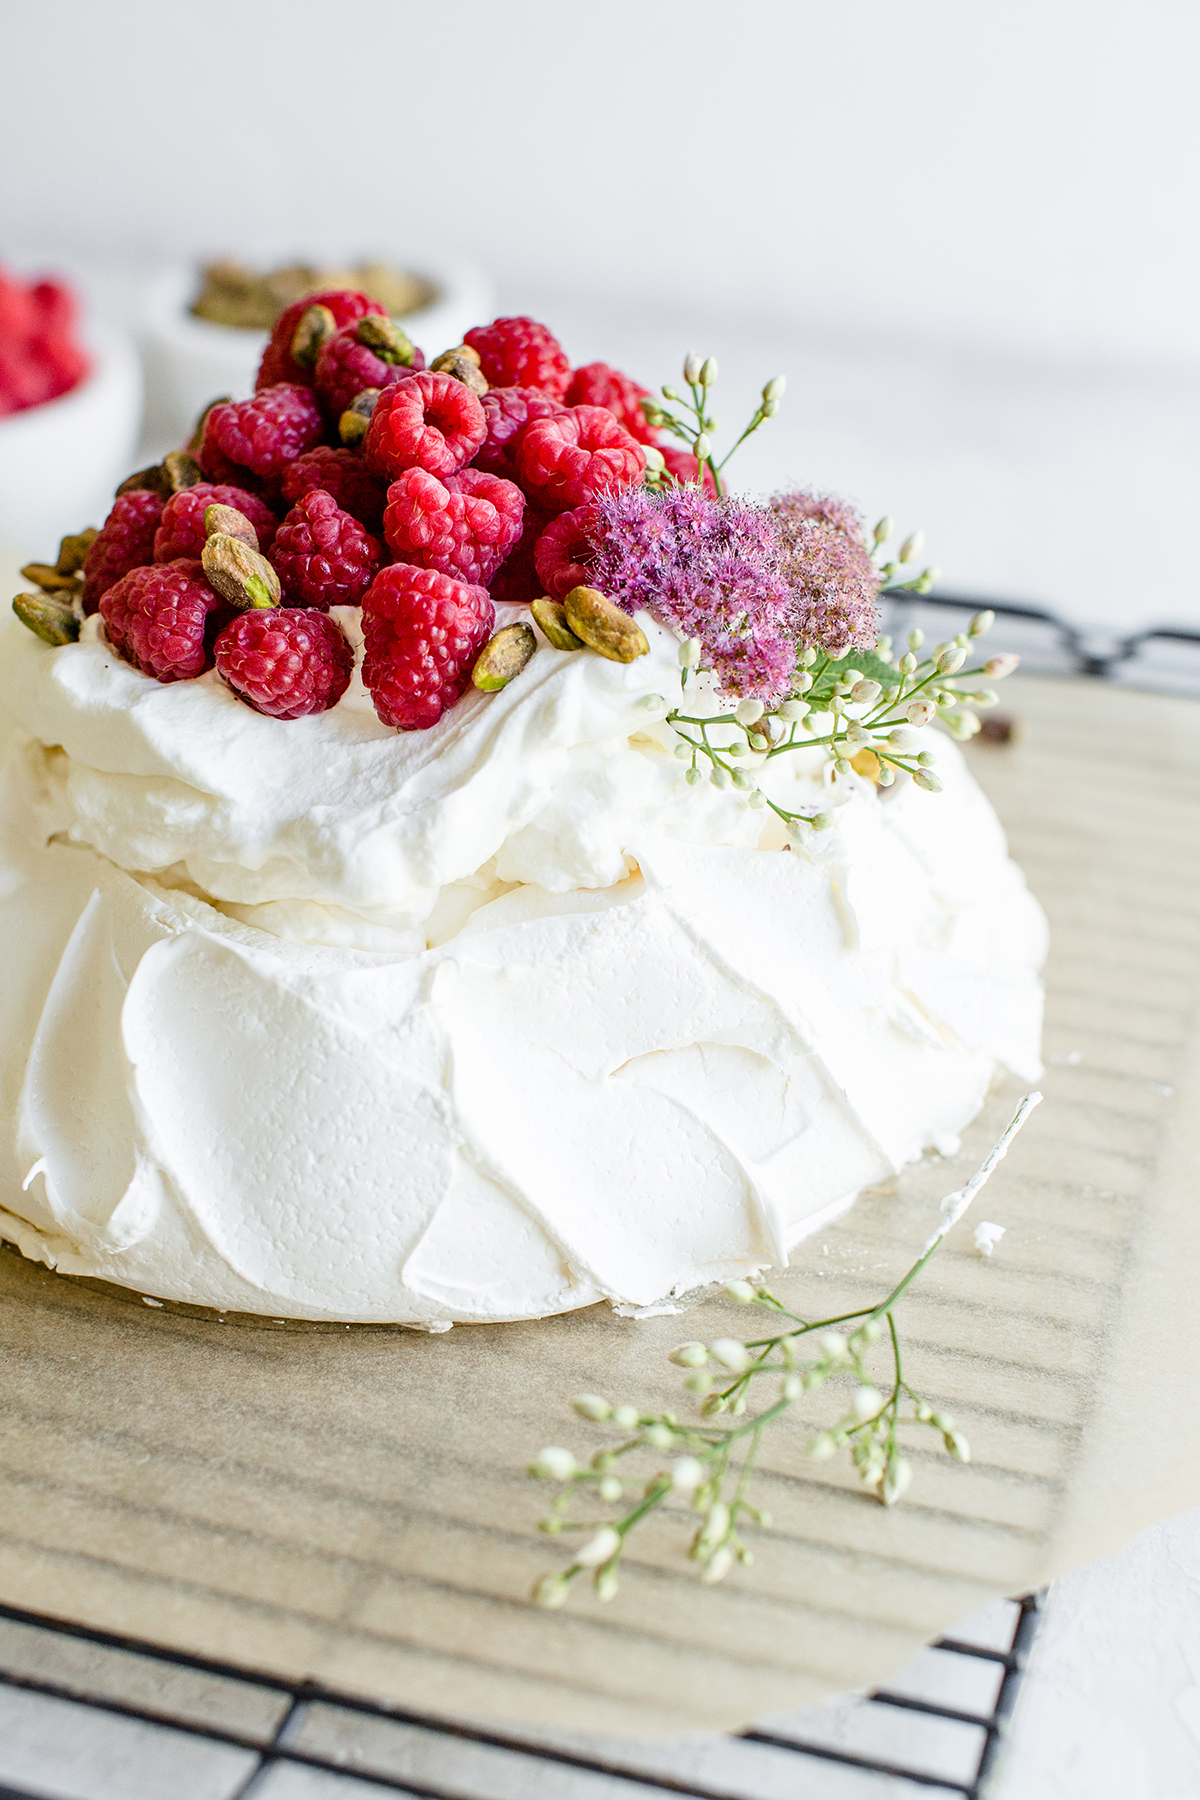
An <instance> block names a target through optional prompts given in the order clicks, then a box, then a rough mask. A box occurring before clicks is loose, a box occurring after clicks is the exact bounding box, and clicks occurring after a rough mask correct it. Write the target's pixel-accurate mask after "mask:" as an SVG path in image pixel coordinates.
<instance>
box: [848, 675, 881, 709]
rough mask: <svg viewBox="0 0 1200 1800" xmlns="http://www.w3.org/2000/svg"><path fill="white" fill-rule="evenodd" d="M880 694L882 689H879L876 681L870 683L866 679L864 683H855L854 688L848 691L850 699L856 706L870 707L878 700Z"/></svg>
mask: <svg viewBox="0 0 1200 1800" xmlns="http://www.w3.org/2000/svg"><path fill="white" fill-rule="evenodd" d="M882 692H883V689H882V688H881V687H880V685H879V683H878V682H877V681H871V680H870V679H869V678H868V679H867V680H865V681H856V682H855V684H854V686H853V687H852V688H851V689H850V698H851V699H852V700H853V701H854V703H855V705H856V706H870V705H872V704H873V703H874V702H875V701H876V700H878V698H879V696H880V694H882Z"/></svg>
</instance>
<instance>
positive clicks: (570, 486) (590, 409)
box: [517, 406, 646, 512]
mask: <svg viewBox="0 0 1200 1800" xmlns="http://www.w3.org/2000/svg"><path fill="white" fill-rule="evenodd" d="M517 469H518V471H519V473H520V476H521V485H522V487H523V488H524V489H525V491H526V493H527V494H532V496H533V498H534V499H535V500H536V501H537V503H538V504H539V505H540V506H543V507H545V508H546V509H547V510H548V511H553V510H557V511H559V512H566V511H568V510H569V509H570V508H571V507H573V506H583V505H585V504H586V502H587V501H589V500H592V499H594V498H595V496H596V495H597V494H604V493H608V492H610V491H611V490H612V489H613V488H619V487H630V486H632V485H633V484H634V483H635V482H639V481H640V480H641V479H642V476H643V475H644V473H645V470H646V458H645V457H644V456H643V454H642V447H641V445H640V444H639V443H638V441H637V439H636V438H631V437H630V435H629V433H628V432H627V431H626V430H625V428H624V426H623V425H618V424H617V421H616V420H615V419H614V418H613V416H612V414H611V413H610V412H608V411H607V410H606V408H604V407H603V406H573V407H571V408H570V409H569V410H568V411H567V412H564V413H557V414H556V415H555V416H554V418H552V419H535V420H534V421H533V423H532V424H531V425H527V426H526V427H525V430H524V432H523V433H522V435H521V442H520V444H519V446H518V448H517Z"/></svg>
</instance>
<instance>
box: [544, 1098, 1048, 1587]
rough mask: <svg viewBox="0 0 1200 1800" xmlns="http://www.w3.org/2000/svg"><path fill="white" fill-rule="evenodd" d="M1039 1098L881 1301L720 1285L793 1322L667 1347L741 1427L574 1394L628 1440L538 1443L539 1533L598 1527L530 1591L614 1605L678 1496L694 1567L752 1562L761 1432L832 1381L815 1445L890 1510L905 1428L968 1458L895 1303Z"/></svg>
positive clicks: (589, 1413) (758, 1517)
mask: <svg viewBox="0 0 1200 1800" xmlns="http://www.w3.org/2000/svg"><path fill="white" fill-rule="evenodd" d="M1041 1098H1042V1096H1041V1095H1040V1094H1039V1093H1031V1094H1026V1095H1025V1097H1024V1099H1023V1100H1022V1101H1021V1103H1020V1105H1019V1106H1018V1108H1017V1110H1016V1113H1015V1114H1014V1116H1013V1118H1012V1120H1011V1122H1010V1123H1009V1125H1008V1127H1007V1129H1006V1130H1005V1132H1004V1133H1003V1135H1002V1136H1001V1138H1000V1139H999V1141H998V1142H997V1144H996V1145H995V1146H994V1148H993V1149H992V1151H991V1152H990V1154H989V1155H988V1156H987V1158H986V1159H985V1160H984V1162H983V1163H982V1165H981V1166H980V1168H979V1170H978V1171H977V1173H976V1174H975V1175H974V1176H973V1177H972V1178H971V1180H970V1181H969V1182H968V1183H967V1184H966V1186H965V1187H963V1188H959V1189H957V1190H956V1191H955V1192H954V1193H952V1194H947V1195H946V1197H945V1199H944V1200H943V1201H942V1203H941V1209H940V1219H939V1223H938V1225H937V1227H936V1229H935V1230H934V1231H933V1233H932V1234H931V1235H930V1237H929V1238H928V1239H927V1240H926V1242H925V1244H924V1246H923V1248H922V1250H921V1254H920V1256H919V1257H918V1258H917V1260H916V1262H914V1263H913V1265H912V1267H911V1268H910V1269H909V1270H908V1272H907V1273H906V1274H905V1275H904V1276H902V1277H901V1279H900V1280H899V1281H898V1282H897V1283H896V1285H895V1287H893V1288H892V1290H891V1292H890V1293H889V1294H888V1295H887V1297H886V1298H885V1299H883V1300H881V1301H880V1302H879V1304H878V1305H877V1306H872V1307H860V1308H858V1309H857V1310H856V1311H854V1312H848V1313H838V1314H837V1315H836V1316H834V1317H832V1318H828V1319H813V1320H806V1319H803V1318H802V1317H801V1316H800V1315H799V1314H798V1313H795V1312H793V1311H791V1309H790V1308H788V1307H786V1306H784V1304H783V1303H782V1301H780V1300H778V1299H777V1298H776V1297H775V1295H774V1294H772V1293H771V1292H770V1291H769V1290H768V1289H767V1288H765V1287H761V1286H754V1285H752V1284H751V1283H750V1282H748V1281H731V1282H727V1283H726V1284H725V1286H726V1292H727V1293H728V1295H729V1296H730V1298H731V1299H733V1300H736V1301H738V1302H739V1303H740V1304H743V1305H747V1306H758V1307H761V1308H762V1309H763V1310H764V1311H766V1312H768V1313H770V1314H772V1315H773V1316H774V1317H775V1318H776V1319H786V1320H787V1321H788V1323H787V1324H786V1325H785V1326H784V1327H783V1328H782V1329H781V1330H780V1331H778V1332H776V1333H775V1334H774V1335H773V1336H770V1337H759V1338H750V1339H746V1340H743V1339H741V1338H735V1337H719V1338H714V1339H713V1340H712V1341H711V1342H710V1343H707V1344H702V1343H686V1344H680V1345H678V1346H677V1347H676V1348H675V1349H674V1350H672V1351H671V1352H670V1357H669V1360H670V1361H671V1362H672V1363H675V1364H676V1365H677V1366H679V1367H681V1368H683V1369H685V1370H686V1371H687V1373H686V1374H685V1376H684V1378H683V1385H684V1388H685V1389H686V1390H687V1392H688V1393H689V1394H690V1395H692V1396H695V1397H698V1398H700V1400H701V1406H700V1410H701V1412H702V1414H703V1415H705V1417H706V1418H709V1419H711V1418H713V1417H714V1416H715V1415H718V1414H721V1413H729V1414H731V1415H732V1416H733V1417H734V1418H735V1419H738V1420H739V1421H741V1422H740V1423H738V1424H735V1425H728V1426H720V1425H715V1424H714V1425H708V1424H703V1423H699V1424H696V1425H686V1424H680V1422H679V1420H678V1419H677V1418H676V1416H675V1414H674V1413H672V1412H661V1413H653V1412H645V1411H643V1410H642V1409H641V1408H640V1407H637V1406H632V1405H618V1406H613V1405H611V1404H610V1403H609V1402H608V1401H607V1400H605V1399H603V1398H601V1396H600V1395H598V1394H581V1395H579V1396H578V1397H577V1398H576V1400H575V1401H574V1402H573V1405H574V1408H575V1411H576V1412H577V1413H579V1414H580V1415H581V1416H582V1417H583V1418H585V1419H590V1420H592V1421H594V1422H595V1423H596V1424H610V1425H614V1426H616V1427H617V1429H618V1430H620V1431H622V1432H624V1433H625V1434H626V1435H625V1438H624V1441H623V1442H620V1443H617V1444H614V1445H612V1446H610V1447H608V1448H606V1449H602V1450H598V1451H597V1452H596V1453H595V1454H594V1455H593V1456H592V1457H591V1459H590V1461H589V1462H588V1463H587V1464H586V1465H583V1464H580V1463H578V1462H577V1461H576V1459H575V1457H574V1455H573V1454H572V1452H571V1451H569V1450H565V1449H562V1448H560V1447H558V1446H556V1445H552V1446H550V1447H548V1448H547V1449H545V1450H543V1451H542V1452H541V1454H540V1455H539V1456H538V1457H537V1458H536V1460H535V1461H534V1462H533V1463H532V1464H531V1465H530V1468H529V1473H530V1475H532V1476H533V1477H534V1478H535V1479H537V1480H540V1481H554V1482H557V1483H559V1484H560V1485H561V1492H560V1493H559V1495H558V1497H557V1498H556V1499H555V1501H554V1503H553V1505H552V1507H551V1510H550V1513H549V1515H548V1517H546V1518H544V1519H543V1520H542V1521H541V1530H542V1531H544V1532H545V1533H546V1534H547V1535H548V1536H550V1537H559V1536H562V1535H563V1534H564V1533H568V1532H586V1533H588V1534H589V1535H588V1537H587V1539H586V1541H585V1542H584V1543H583V1544H582V1545H581V1546H580V1547H579V1548H578V1549H577V1550H576V1551H575V1552H574V1555H573V1557H572V1560H571V1562H570V1564H569V1566H568V1567H567V1568H565V1569H563V1570H561V1571H559V1572H558V1573H555V1574H550V1575H545V1576H543V1577H542V1579H541V1580H540V1581H539V1582H538V1583H537V1584H536V1586H535V1588H534V1592H533V1598H534V1600H535V1601H536V1602H537V1604H538V1605H539V1606H545V1607H556V1606H561V1605H562V1604H563V1602H564V1601H565V1600H566V1598H567V1594H568V1591H569V1589H570V1585H571V1583H572V1582H573V1581H574V1580H575V1579H576V1577H577V1576H579V1575H582V1574H584V1573H585V1572H587V1573H590V1574H591V1575H592V1578H593V1581H594V1584H595V1589H596V1593H597V1595H598V1596H599V1598H600V1599H601V1600H611V1599H612V1598H613V1596H614V1594H615V1593H616V1591H617V1584H618V1568H619V1565H620V1561H621V1557H622V1554H623V1553H624V1550H625V1545H626V1540H627V1539H628V1537H629V1535H630V1533H631V1532H632V1531H633V1530H634V1529H635V1527H636V1526H638V1525H640V1524H641V1523H642V1521H643V1520H644V1519H646V1518H648V1517H649V1516H650V1514H651V1513H654V1512H657V1511H659V1510H660V1508H662V1507H663V1506H664V1505H665V1504H666V1503H667V1501H668V1500H671V1499H676V1500H679V1501H682V1502H683V1503H684V1504H685V1505H687V1506H688V1508H689V1509H690V1510H691V1511H692V1513H693V1514H695V1515H698V1519H699V1523H698V1525H697V1526H696V1529H695V1531H694V1532H693V1534H692V1537H691V1542H690V1545H689V1548H688V1555H689V1556H690V1557H691V1558H692V1559H693V1561H695V1562H696V1563H698V1564H699V1566H700V1579H701V1580H702V1581H705V1582H715V1581H720V1580H721V1579H722V1578H723V1577H724V1576H725V1575H727V1574H728V1572H729V1570H730V1569H731V1568H732V1567H733V1564H734V1562H735V1561H737V1562H743V1563H748V1562H751V1561H753V1556H752V1553H751V1551H750V1550H749V1549H748V1548H747V1547H746V1545H745V1543H744V1542H743V1540H742V1536H741V1528H742V1526H743V1525H744V1524H745V1523H746V1522H750V1523H751V1524H757V1525H760V1526H767V1525H769V1523H770V1520H769V1517H768V1515H767V1514H766V1513H764V1512H763V1511H762V1510H761V1508H759V1507H756V1506H754V1505H752V1504H751V1502H750V1501H749V1500H748V1499H747V1489H748V1486H749V1482H750V1477H751V1474H752V1472H753V1469H754V1463H755V1458H756V1456H757V1454H758V1450H759V1447H760V1445H761V1443H762V1439H763V1435H764V1433H765V1432H766V1431H768V1430H769V1429H770V1428H771V1427H772V1426H773V1425H776V1424H778V1423H779V1421H780V1420H781V1419H782V1418H783V1417H784V1416H785V1415H786V1414H787V1413H788V1412H790V1410H791V1409H792V1407H793V1406H794V1405H795V1404H796V1402H797V1401H798V1400H800V1399H801V1397H802V1396H803V1395H804V1394H806V1393H811V1392H812V1391H813V1390H814V1389H816V1388H819V1387H822V1386H824V1385H825V1383H826V1382H828V1381H831V1380H835V1379H839V1378H849V1379H850V1380H852V1381H853V1382H854V1389H853V1392H852V1393H851V1395H850V1400H849V1405H848V1406H847V1408H846V1410H845V1412H844V1413H843V1414H842V1416H841V1418H840V1419H839V1420H838V1421H837V1423H836V1424H834V1425H832V1426H830V1427H829V1428H828V1429H827V1430H824V1431H821V1432H819V1433H818V1434H817V1435H816V1437H814V1438H812V1439H811V1441H810V1443H809V1446H808V1453H809V1455H810V1456H811V1457H813V1458H814V1459H815V1460H816V1461H818V1462H821V1461H826V1460H827V1459H828V1458H830V1457H832V1456H834V1455H836V1453H837V1452H838V1450H840V1449H843V1448H847V1447H848V1448H849V1450H850V1456H851V1460H852V1462H853V1464H854V1466H855V1468H856V1469H857V1471H858V1474H859V1477H860V1479H861V1480H862V1482H863V1484H864V1485H865V1486H866V1487H867V1488H868V1489H870V1490H872V1491H873V1492H874V1493H875V1494H876V1496H877V1497H878V1498H879V1499H880V1500H881V1501H882V1502H883V1504H884V1505H885V1506H892V1505H894V1504H895V1503H896V1501H897V1500H899V1499H900V1498H901V1497H902V1496H903V1494H904V1493H905V1492H906V1490H907V1488H908V1487H909V1484H910V1483H911V1481H912V1466H911V1464H910V1463H909V1462H908V1460H907V1458H906V1457H905V1456H904V1455H903V1454H902V1451H901V1445H900V1431H901V1428H902V1427H906V1426H915V1427H918V1428H924V1429H925V1430H926V1431H932V1432H934V1433H935V1434H936V1435H938V1436H940V1438H941V1440H942V1443H943V1445H944V1446H945V1448H946V1450H947V1451H948V1452H949V1454H950V1455H951V1456H953V1457H955V1458H956V1459H957V1460H958V1461H959V1462H969V1461H970V1459H971V1451H970V1446H969V1445H968V1443H967V1440H966V1438H965V1437H964V1436H963V1434H962V1432H961V1431H959V1430H958V1429H957V1427H956V1425H955V1423H954V1421H953V1419H952V1418H950V1417H949V1416H948V1415H947V1414H945V1413H943V1412H940V1411H938V1410H937V1409H935V1408H934V1407H931V1406H930V1405H929V1404H928V1403H927V1402H926V1401H925V1400H924V1399H923V1398H922V1397H921V1395H920V1394H918V1393H917V1392H916V1390H915V1389H914V1388H913V1387H912V1385H911V1384H910V1383H909V1381H908V1380H907V1379H906V1377H905V1374H904V1366H903V1359H902V1355H901V1348H900V1334H899V1331H898V1329H897V1325H896V1320H895V1316H894V1314H895V1308H896V1305H897V1303H898V1302H899V1301H900V1299H901V1298H902V1296H903V1295H904V1293H905V1292H906V1290H907V1289H908V1288H909V1287H910V1286H911V1285H912V1283H913V1282H914V1281H915V1280H916V1278H917V1277H918V1275H920V1274H921V1272H922V1270H923V1269H924V1268H925V1266H926V1264H927V1263H928V1262H929V1261H930V1259H931V1258H932V1257H933V1256H934V1255H935V1254H936V1253H937V1251H938V1249H939V1248H940V1247H941V1245H942V1243H943V1242H944V1240H945V1238H946V1234H947V1233H948V1232H949V1231H950V1230H951V1228H952V1227H953V1226H954V1225H956V1224H957V1223H958V1221H959V1220H960V1219H961V1218H962V1216H963V1214H964V1213H965V1212H966V1210H967V1208H968V1206H969V1205H970V1204H971V1201H972V1200H973V1199H974V1198H975V1195H976V1194H977V1193H978V1192H979V1190H980V1188H981V1187H982V1186H983V1185H984V1183H985V1182H986V1181H987V1179H988V1177H989V1176H990V1175H991V1174H992V1171H993V1170H994V1169H995V1168H996V1166H997V1164H998V1163H999V1162H1000V1161H1001V1159H1002V1158H1003V1157H1004V1156H1005V1154H1006V1153H1007V1151H1008V1148H1009V1145H1010V1144H1011V1143H1012V1141H1013V1139H1014V1137H1015V1136H1016V1135H1017V1132H1018V1131H1020V1129H1021V1127H1022V1126H1023V1125H1024V1123H1025V1121H1026V1119H1027V1118H1028V1117H1029V1114H1030V1113H1031V1112H1032V1111H1033V1109H1034V1107H1035V1106H1036V1105H1037V1104H1038V1102H1039V1101H1040V1100H1041ZM849 1326H853V1330H851V1331H850V1333H849V1335H846V1333H845V1332H844V1331H843V1330H842V1329H840V1328H841V1327H849ZM885 1332H886V1334H887V1340H888V1347H889V1349H890V1352H891V1356H890V1363H891V1367H890V1370H889V1372H888V1374H887V1376H886V1377H885V1378H875V1377H873V1376H872V1374H871V1372H870V1370H869V1368H868V1365H867V1359H868V1357H869V1355H870V1353H871V1351H872V1348H873V1346H874V1345H875V1344H876V1342H878V1341H879V1340H880V1339H882V1338H883V1336H884V1334H885ZM808 1341H812V1342H814V1343H815V1346H816V1351H817V1354H816V1355H815V1356H812V1357H806V1355H805V1352H806V1350H807V1348H808ZM763 1377H767V1378H772V1377H773V1378H775V1379H776V1381H777V1383H778V1386H777V1387H776V1389H775V1397H774V1398H773V1399H772V1400H771V1402H770V1404H769V1405H767V1406H766V1407H764V1408H763V1410H762V1411H760V1412H758V1413H756V1414H755V1415H754V1416H753V1417H748V1416H746V1415H747V1414H748V1413H749V1407H750V1401H751V1396H752V1391H753V1390H754V1387H755V1383H757V1382H760V1381H761V1378H763ZM646 1450H651V1451H654V1452H657V1453H659V1454H660V1455H665V1454H668V1453H670V1454H671V1455H672V1461H671V1463H670V1466H669V1467H666V1468H662V1467H660V1468H659V1469H658V1470H657V1471H656V1472H655V1473H654V1474H653V1475H652V1476H651V1478H650V1480H649V1481H648V1482H645V1483H644V1485H643V1478H642V1477H640V1476H637V1477H635V1476H633V1474H632V1471H631V1470H630V1469H629V1466H628V1464H627V1463H626V1460H625V1459H626V1458H633V1457H636V1456H637V1454H638V1453H639V1452H645V1451H646ZM627 1486H634V1487H636V1488H640V1492H638V1493H637V1495H636V1498H634V1499H633V1501H632V1504H630V1505H628V1506H627V1508H626V1510H625V1511H624V1512H623V1513H621V1514H620V1515H618V1516H616V1517H614V1518H611V1519H603V1518H599V1519H596V1518H593V1519H571V1518H568V1517H567V1514H568V1511H569V1509H570V1507H571V1503H572V1501H573V1500H574V1498H575V1496H576V1495H577V1494H587V1495H588V1496H589V1497H590V1496H593V1495H594V1496H595V1498H596V1499H598V1500H599V1501H601V1502H602V1503H605V1504H609V1505H612V1504H615V1503H616V1502H618V1501H620V1500H622V1499H624V1497H625V1493H626V1488H627Z"/></svg>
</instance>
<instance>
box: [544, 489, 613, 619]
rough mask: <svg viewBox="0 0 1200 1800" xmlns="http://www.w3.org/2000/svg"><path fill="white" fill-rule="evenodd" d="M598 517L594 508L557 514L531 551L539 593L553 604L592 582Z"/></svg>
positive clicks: (588, 507)
mask: <svg viewBox="0 0 1200 1800" xmlns="http://www.w3.org/2000/svg"><path fill="white" fill-rule="evenodd" d="M598 522H599V514H598V512H597V509H596V508H595V507H594V506H577V507H576V508H575V511H574V512H567V513H559V515H558V517H557V519H554V520H552V521H551V523H550V524H549V525H547V526H546V528H545V530H544V531H543V532H542V535H541V537H540V538H539V539H538V541H537V547H536V549H535V550H534V562H535V564H536V566H537V572H538V578H539V580H540V581H541V584H542V592H543V593H544V594H549V596H550V598H551V599H552V600H564V599H565V598H566V596H567V595H568V594H569V593H570V591H571V589H572V588H574V587H587V586H589V584H590V583H591V580H592V561H593V558H594V557H595V554H596V545H595V541H594V539H593V537H592V532H593V531H594V529H595V527H596V525H597V524H598Z"/></svg>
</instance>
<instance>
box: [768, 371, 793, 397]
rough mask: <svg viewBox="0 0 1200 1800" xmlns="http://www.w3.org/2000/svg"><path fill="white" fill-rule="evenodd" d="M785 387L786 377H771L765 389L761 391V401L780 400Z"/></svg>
mask: <svg viewBox="0 0 1200 1800" xmlns="http://www.w3.org/2000/svg"><path fill="white" fill-rule="evenodd" d="M786 387H787V376H786V375H772V377H771V379H770V381H768V383H767V385H766V387H765V388H764V389H763V399H764V400H782V399H783V395H784V390H785V389H786Z"/></svg>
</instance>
